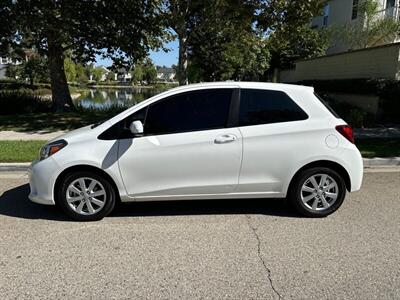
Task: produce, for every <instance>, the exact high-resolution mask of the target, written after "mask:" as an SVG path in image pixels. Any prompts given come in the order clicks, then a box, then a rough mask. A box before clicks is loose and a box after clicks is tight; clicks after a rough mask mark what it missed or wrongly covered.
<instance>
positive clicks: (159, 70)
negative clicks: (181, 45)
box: [157, 67, 175, 74]
mask: <svg viewBox="0 0 400 300" xmlns="http://www.w3.org/2000/svg"><path fill="white" fill-rule="evenodd" d="M157 73H164V74H172V73H173V74H175V70H174V69H173V68H164V67H160V68H157Z"/></svg>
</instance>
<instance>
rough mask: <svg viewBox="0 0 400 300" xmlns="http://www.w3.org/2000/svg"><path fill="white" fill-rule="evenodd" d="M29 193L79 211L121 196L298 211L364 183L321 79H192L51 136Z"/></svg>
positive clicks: (85, 216)
mask: <svg viewBox="0 0 400 300" xmlns="http://www.w3.org/2000/svg"><path fill="white" fill-rule="evenodd" d="M29 174H30V176H29V177H30V188H31V192H30V195H29V198H30V199H31V200H32V201H34V202H37V203H42V204H50V205H54V204H58V205H59V207H61V209H62V210H63V211H64V212H65V213H66V214H67V215H69V216H70V217H72V218H74V219H76V220H99V219H101V218H103V217H104V216H106V215H108V214H109V213H110V212H111V211H112V210H113V208H114V205H115V203H116V202H117V201H119V200H120V201H122V202H130V201H160V200H186V199H234V198H288V200H289V203H291V204H292V205H293V206H294V207H295V208H296V209H297V210H298V212H299V213H301V214H302V215H304V216H308V217H323V216H326V215H329V214H331V213H333V212H334V211H336V210H337V209H338V208H339V207H340V206H341V204H342V203H343V200H344V198H345V194H346V190H347V191H349V192H352V191H357V190H359V189H360V187H361V183H362V177H363V165H362V158H361V155H360V153H359V151H358V149H357V148H356V146H355V145H354V141H353V135H352V129H351V128H350V127H349V126H348V125H347V124H346V123H345V122H344V121H343V120H342V119H340V118H339V117H338V116H336V115H335V114H334V113H333V112H332V111H330V109H329V108H328V107H327V106H325V105H324V104H323V103H322V102H321V101H320V100H319V99H318V97H317V96H316V95H315V94H314V90H313V88H310V87H304V86H296V85H284V84H271V83H253V82H220V83H204V84H195V85H188V86H183V87H179V88H175V89H172V90H169V91H167V92H164V93H161V94H159V95H157V96H154V97H152V98H150V99H148V100H146V101H144V102H141V103H139V104H137V105H135V106H133V107H131V108H129V109H127V110H126V111H124V112H122V113H120V114H119V115H117V116H115V117H113V118H112V119H110V120H108V121H106V122H104V123H101V124H96V125H92V126H87V127H84V128H81V129H78V130H75V131H72V132H69V133H67V134H65V135H62V136H60V137H59V138H57V139H55V140H53V141H51V142H49V143H48V144H47V145H46V146H44V147H43V149H42V150H41V154H40V159H39V160H37V161H35V162H33V163H32V165H31V167H30V171H29Z"/></svg>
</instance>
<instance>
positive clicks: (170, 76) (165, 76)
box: [157, 66, 176, 81]
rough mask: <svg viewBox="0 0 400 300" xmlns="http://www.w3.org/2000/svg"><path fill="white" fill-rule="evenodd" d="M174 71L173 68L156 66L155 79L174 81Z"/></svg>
mask: <svg viewBox="0 0 400 300" xmlns="http://www.w3.org/2000/svg"><path fill="white" fill-rule="evenodd" d="M175 76H176V72H175V70H174V69H173V68H167V67H165V66H163V67H160V66H157V79H158V80H159V81H174V80H175Z"/></svg>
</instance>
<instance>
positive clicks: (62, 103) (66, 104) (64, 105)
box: [48, 38, 75, 112]
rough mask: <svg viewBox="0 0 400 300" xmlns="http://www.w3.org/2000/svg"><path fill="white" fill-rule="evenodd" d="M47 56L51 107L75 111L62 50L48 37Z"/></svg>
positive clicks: (63, 110) (59, 110) (62, 110)
mask: <svg viewBox="0 0 400 300" xmlns="http://www.w3.org/2000/svg"><path fill="white" fill-rule="evenodd" d="M48 56H49V68H50V82H51V95H52V99H53V108H54V109H55V111H56V112H68V111H75V106H74V104H73V103H72V99H71V95H70V93H69V89H68V83H67V78H66V76H65V71H64V51H63V48H62V46H61V45H60V44H59V43H57V42H56V41H53V40H52V39H51V38H49V39H48Z"/></svg>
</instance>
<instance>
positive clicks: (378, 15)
mask: <svg viewBox="0 0 400 300" xmlns="http://www.w3.org/2000/svg"><path fill="white" fill-rule="evenodd" d="M329 33H330V36H331V38H332V41H335V40H339V41H341V42H343V43H344V44H345V45H346V46H348V47H349V48H350V49H362V48H368V47H373V46H379V45H382V44H387V43H391V42H393V41H395V40H396V39H397V38H398V37H399V34H400V22H399V21H398V20H396V19H395V18H393V17H388V16H384V15H382V11H381V8H380V6H379V3H378V2H377V1H376V0H364V1H363V2H360V4H359V5H358V19H357V20H356V21H355V22H351V23H348V24H345V25H342V26H332V27H331V28H330V31H329Z"/></svg>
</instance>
